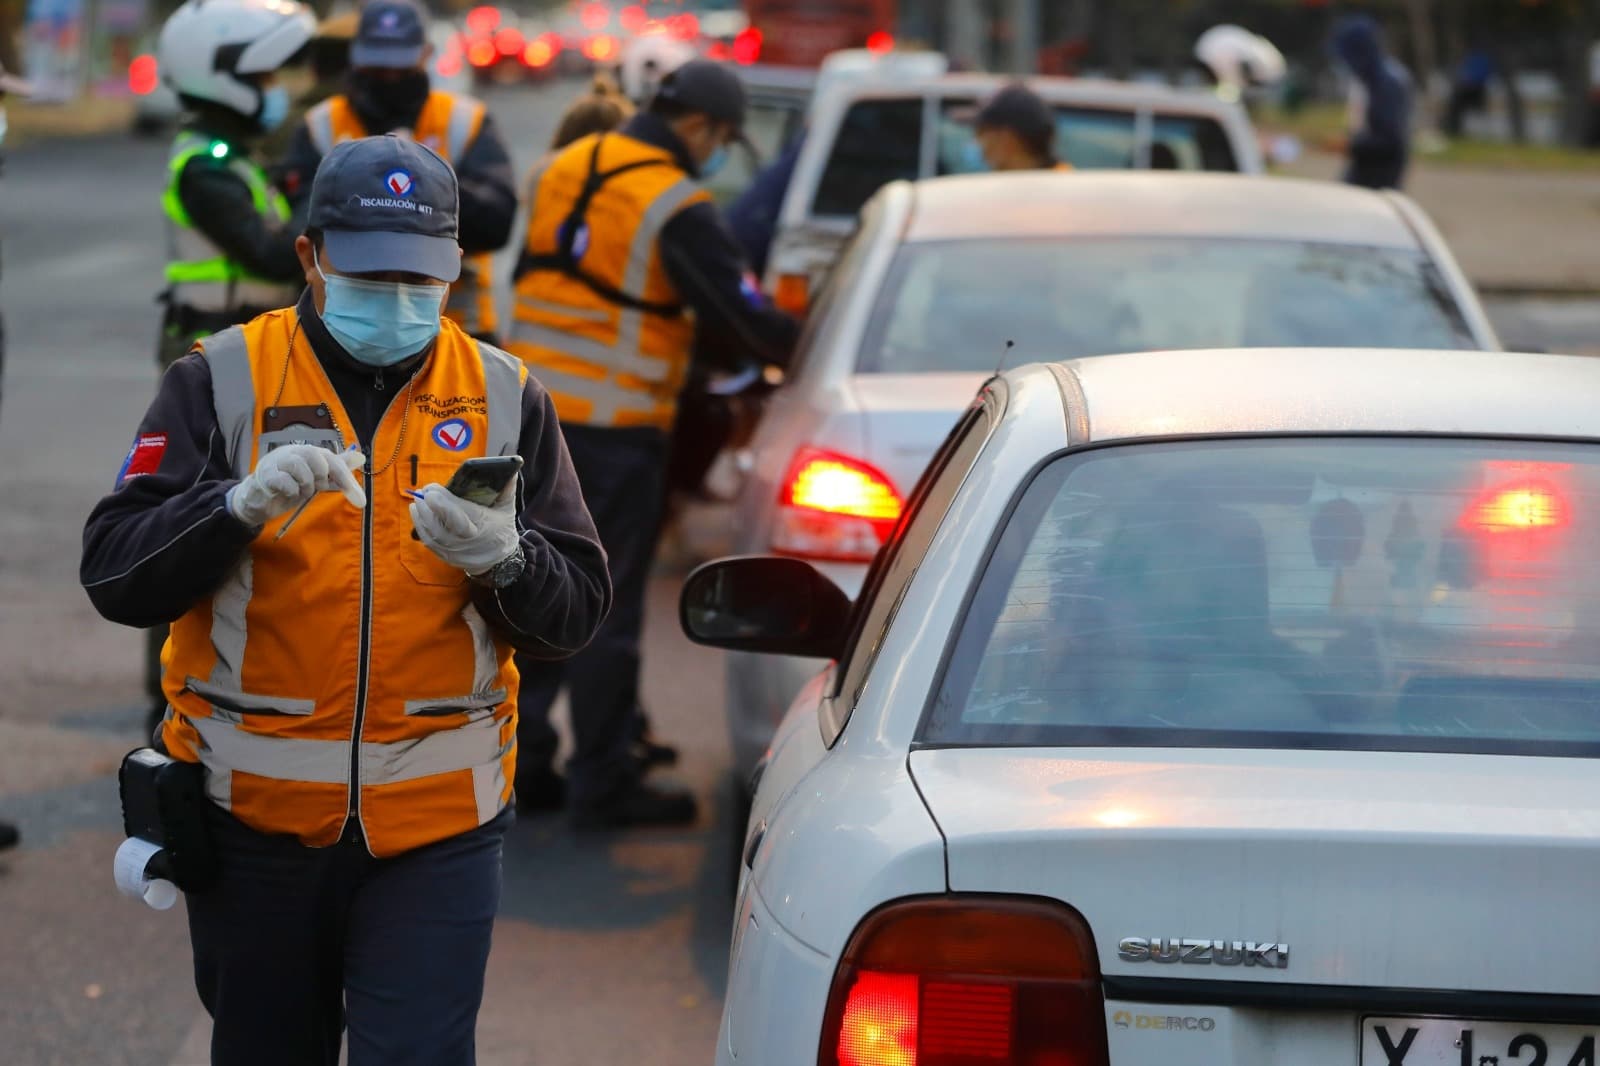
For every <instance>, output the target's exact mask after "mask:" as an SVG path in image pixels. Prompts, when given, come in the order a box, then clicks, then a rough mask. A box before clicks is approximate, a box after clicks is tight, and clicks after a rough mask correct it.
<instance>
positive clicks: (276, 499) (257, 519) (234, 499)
mask: <svg viewBox="0 0 1600 1066" xmlns="http://www.w3.org/2000/svg"><path fill="white" fill-rule="evenodd" d="M364 462H366V457H365V456H364V455H362V454H361V452H360V451H358V450H356V449H354V448H352V449H350V450H349V451H345V452H340V453H338V454H334V453H333V452H330V451H329V450H328V449H326V448H321V447H318V446H317V445H315V444H285V445H284V446H283V447H281V448H274V449H272V451H270V452H268V453H267V454H266V455H263V456H262V457H261V460H260V462H258V463H256V468H255V470H254V471H252V472H251V473H250V475H249V476H248V477H246V478H245V479H244V480H243V481H241V482H239V483H238V484H237V485H235V486H234V487H233V488H231V489H229V490H228V510H229V511H230V512H231V513H232V514H233V517H235V518H237V519H238V520H239V521H241V522H243V523H244V524H245V525H247V526H261V525H265V524H266V523H267V522H269V521H271V520H272V519H274V518H276V517H278V516H279V515H281V514H287V513H288V512H290V511H292V510H294V509H295V508H296V507H299V506H300V505H301V504H303V503H305V502H307V501H308V500H310V499H311V497H313V496H315V495H316V494H317V493H319V492H330V491H338V492H342V493H344V498H345V499H347V500H349V501H350V506H352V507H362V508H364V507H366V506H367V494H366V493H365V492H363V491H362V489H361V483H360V482H358V481H357V480H356V476H355V474H354V473H353V471H356V470H360V469H361V464H362V463H364Z"/></svg>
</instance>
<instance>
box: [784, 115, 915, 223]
mask: <svg viewBox="0 0 1600 1066" xmlns="http://www.w3.org/2000/svg"><path fill="white" fill-rule="evenodd" d="M921 155H922V100H921V98H917V99H912V100H862V101H859V102H858V103H856V104H853V105H852V106H851V107H850V110H849V111H846V112H845V115H844V119H843V120H842V121H841V122H840V123H839V132H838V135H837V136H836V137H835V138H834V142H833V150H832V152H831V153H830V154H829V156H828V165H827V167H826V168H824V170H823V172H822V180H821V181H820V182H818V183H817V195H816V199H815V200H814V201H813V202H812V205H811V213H812V214H813V215H832V216H836V217H837V216H844V217H850V216H852V215H854V214H855V213H856V212H858V211H860V210H861V205H862V204H864V203H866V202H867V201H868V200H869V199H871V197H872V194H873V193H875V192H877V191H878V190H879V189H881V188H883V186H885V185H887V184H889V183H890V182H891V181H899V180H902V179H903V180H906V181H915V180H916V179H917V178H918V177H919V176H920V175H919V170H920V163H921Z"/></svg>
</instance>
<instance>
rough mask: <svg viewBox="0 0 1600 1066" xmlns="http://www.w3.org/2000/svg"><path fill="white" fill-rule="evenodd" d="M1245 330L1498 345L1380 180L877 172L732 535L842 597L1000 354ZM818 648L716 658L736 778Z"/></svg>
mask: <svg viewBox="0 0 1600 1066" xmlns="http://www.w3.org/2000/svg"><path fill="white" fill-rule="evenodd" d="M1259 347H1277V348H1289V347H1295V348H1305V347H1321V348H1335V349H1336V348H1390V349H1396V348H1405V349H1419V348H1432V349H1463V348H1475V349H1488V350H1496V349H1498V348H1499V347H1500V343H1499V341H1498V339H1497V338H1496V337H1495V334H1494V331H1493V329H1492V327H1491V326H1490V325H1489V321H1488V319H1487V317H1486V316H1485V314H1484V311H1483V308H1482V307H1481V306H1480V305H1479V303H1478V300H1477V298H1476V296H1475V295H1474V293H1473V291H1472V287H1471V285H1470V284H1469V283H1468V282H1467V280H1466V278H1465V277H1464V276H1463V275H1462V272H1461V270H1460V268H1459V267H1458V266H1457V265H1456V262H1455V259H1454V258H1453V257H1452V255H1451V254H1450V251H1449V249H1448V248H1447V247H1446V246H1445V244H1444V241H1443V240H1442V238H1441V237H1440V236H1439V234H1438V232H1437V231H1436V230H1435V228H1434V226H1433V224H1432V223H1431V222H1430V221H1429V220H1428V218H1427V217H1426V216H1425V215H1424V214H1423V213H1422V211H1421V210H1420V209H1419V208H1418V207H1417V206H1416V205H1415V204H1414V203H1412V202H1411V201H1410V200H1408V199H1407V198H1405V197H1404V196H1402V195H1399V194H1397V193H1375V192H1370V191H1367V190H1362V189H1354V188H1349V187H1346V186H1340V185H1332V184H1327V183H1321V182H1305V181H1293V180H1278V179H1267V178H1259V177H1243V176H1238V175H1223V174H1131V173H1125V172H1119V173H1086V172H1079V173H1039V174H996V175H983V176H972V177H954V178H940V179H935V180H931V181H924V182H918V183H915V184H911V183H906V182H899V183H896V184H893V185H890V186H888V187H886V188H884V189H883V190H882V191H881V192H879V193H878V195H877V196H875V197H874V198H873V200H872V201H871V202H870V203H869V204H868V205H867V207H866V208H865V210H864V211H863V213H862V217H861V224H860V228H859V229H858V231H857V233H856V235H855V237H854V239H853V240H852V241H851V243H850V244H849V246H848V247H847V249H846V250H845V252H844V254H843V256H842V257H841V258H840V260H839V262H838V265H837V266H836V267H835V269H834V272H833V274H832V276H831V278H830V279H829V281H828V282H827V284H826V285H825V286H824V289H823V291H822V292H821V293H820V294H819V298H818V301H817V303H816V304H815V306H814V308H813V311H812V315H811V320H810V322H809V324H808V326H807V329H806V334H805V336H804V338H803V339H802V342H801V349H800V352H799V354H798V358H797V362H796V364H795V368H794V370H793V372H792V374H791V376H790V380H789V383H788V384H787V385H786V386H785V387H784V388H783V389H781V390H780V391H779V392H778V393H777V394H776V395H775V396H774V397H773V401H772V403H771V405H770V408H769V410H768V413H767V416H766V418H765V420H764V422H763V424H762V426H761V428H760V430H759V431H758V433H757V435H756V437H755V439H754V440H753V442H752V444H751V447H750V449H749V450H748V452H747V453H745V455H744V456H742V460H743V462H742V465H743V466H744V468H745V469H746V470H747V475H746V478H745V481H744V484H743V486H742V489H741V492H740V496H739V501H738V516H737V520H736V522H735V523H734V528H735V529H736V530H737V531H738V532H737V534H736V538H737V539H736V543H735V545H734V547H735V550H736V551H739V552H741V553H765V552H778V553H782V554H786V555H792V556H796V557H800V558H805V559H808V560H812V561H814V562H816V563H817V565H818V566H819V567H820V568H821V569H822V570H823V571H824V572H825V573H826V574H827V576H828V577H829V578H830V579H832V580H833V581H834V582H835V583H836V584H837V585H838V586H839V587H840V588H841V589H843V590H844V591H845V592H846V593H847V594H848V595H851V596H854V595H855V594H856V593H857V592H858V591H859V590H860V587H861V581H862V578H863V576H864V575H865V573H866V569H867V564H868V563H869V562H870V561H871V560H872V558H873V555H874V554H875V553H876V552H877V549H878V547H879V545H880V544H881V543H882V542H883V540H884V538H885V537H886V535H887V534H888V532H889V530H890V529H891V528H892V527H893V525H894V523H895V520H896V519H897V518H898V517H899V515H900V511H901V508H902V507H903V505H904V501H905V499H906V498H907V495H908V493H909V492H910V491H911V489H912V486H913V485H914V483H915V482H916V480H917V477H918V476H919V475H920V474H921V472H922V470H923V468H924V466H926V464H927V462H928V459H929V458H930V457H931V456H932V455H933V452H934V450H935V448H936V447H937V445H938V443H939V441H940V440H942V439H943V438H944V436H945V434H946V433H947V432H948V430H949V428H950V426H951V425H952V424H953V423H954V422H955V420H956V417H957V415H958V414H959V412H960V411H961V410H962V408H964V407H965V406H966V405H967V404H968V403H969V402H970V401H971V398H972V396H973V394H974V393H975V391H976V390H977V387H978V385H979V384H980V383H981V382H982V381H983V379H984V378H985V377H987V376H988V375H990V374H991V373H993V372H994V370H995V369H996V368H997V367H1001V366H1005V365H1010V366H1016V365H1019V364H1022V363H1028V362H1034V361H1040V360H1052V361H1053V360H1058V359H1071V358H1079V357H1084V356H1096V355H1104V354H1109V353H1113V352H1129V351H1145V350H1157V349H1193V348H1259ZM1329 358H1336V356H1329ZM812 669H813V668H812V667H811V666H810V665H809V664H807V663H806V662H805V661H803V660H797V659H789V658H783V657H774V656H743V655H735V656H733V657H732V658H731V660H730V663H729V668H728V701H727V702H728V708H729V715H730V733H731V737H732V741H733V750H734V753H735V773H736V774H737V775H739V776H740V777H741V779H742V777H743V775H745V774H746V773H748V771H749V769H750V768H751V767H753V766H754V765H755V763H756V762H757V760H758V759H759V758H760V756H761V754H762V753H763V752H764V751H765V750H766V747H767V744H768V742H769V741H770V739H771V736H772V730H773V727H774V725H775V724H776V722H777V720H778V718H779V716H780V715H781V714H782V712H783V709H784V708H785V707H787V706H788V704H789V701H790V700H791V699H792V698H793V696H794V694H795V692H796V691H797V690H798V689H799V687H800V686H801V685H802V684H803V683H804V681H805V679H806V677H807V676H809V674H810V672H811V671H812Z"/></svg>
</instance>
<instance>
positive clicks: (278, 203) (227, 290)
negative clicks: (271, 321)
mask: <svg viewBox="0 0 1600 1066" xmlns="http://www.w3.org/2000/svg"><path fill="white" fill-rule="evenodd" d="M219 147H220V148H221V149H222V152H223V155H221V156H218V155H217V149H218V148H219ZM200 155H211V156H213V157H215V158H224V157H226V158H227V160H228V170H229V171H230V172H231V173H232V174H233V175H234V176H235V177H237V178H238V179H239V180H240V181H242V182H244V184H245V185H246V186H247V187H248V188H249V189H250V199H251V202H252V203H253V205H254V207H255V209H256V212H257V213H258V214H261V215H265V216H267V217H268V218H271V219H272V220H274V221H277V222H287V221H288V219H289V203H288V201H287V200H285V199H284V198H283V196H282V195H281V194H279V193H278V191H277V190H276V189H274V188H273V187H272V183H271V182H270V181H269V180H268V179H267V175H266V172H265V171H263V170H262V169H261V168H260V167H259V166H257V165H256V164H255V163H253V162H251V161H250V160H249V159H247V158H245V157H244V156H242V155H239V154H236V153H234V152H233V151H232V149H231V148H230V147H229V146H228V145H227V143H226V142H223V141H215V140H212V139H210V138H207V137H202V136H200V135H198V134H195V133H184V134H181V135H179V137H178V139H177V140H176V141H174V142H173V145H172V152H171V154H170V155H169V156H168V159H167V187H166V190H165V191H164V192H163V193H162V195H161V207H162V211H163V212H164V213H165V215H166V218H167V245H168V257H167V265H166V271H165V274H166V281H167V286H168V292H169V294H170V298H171V299H172V302H173V303H175V304H176V305H178V306H180V307H187V308H190V309H193V310H195V311H205V312H224V313H226V312H232V311H240V310H246V309H249V310H255V311H260V310H264V309H267V308H274V307H281V306H283V305H284V304H286V303H289V302H290V301H292V300H293V299H294V297H295V295H296V294H297V293H298V292H299V287H298V286H294V285H285V284H283V283H281V282H275V281H268V280H266V279H264V278H259V277H256V276H255V275H253V274H251V273H250V272H249V271H247V270H245V268H244V267H242V266H240V265H239V264H238V263H236V262H234V261H233V260H232V259H229V258H228V255H227V253H226V252H224V251H223V250H222V249H221V248H219V247H218V246H217V245H216V244H214V243H212V241H211V239H210V238H209V237H207V236H206V235H205V234H204V233H202V232H201V231H200V230H199V229H197V228H195V225H194V222H193V220H192V219H191V218H190V217H189V213H188V211H187V210H186V209H185V208H184V206H183V198H182V197H181V196H180V195H179V194H178V185H179V181H180V179H181V178H182V176H183V171H184V168H185V167H186V166H188V164H189V161H190V160H191V159H193V158H195V157H196V156H200Z"/></svg>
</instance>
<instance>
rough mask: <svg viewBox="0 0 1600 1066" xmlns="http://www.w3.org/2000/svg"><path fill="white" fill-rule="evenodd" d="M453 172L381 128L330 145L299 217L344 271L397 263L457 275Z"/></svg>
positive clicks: (415, 270) (444, 277)
mask: <svg viewBox="0 0 1600 1066" xmlns="http://www.w3.org/2000/svg"><path fill="white" fill-rule="evenodd" d="M459 210H460V191H459V189H458V188H457V186H456V172H455V171H453V170H451V169H450V164H449V163H446V162H445V161H444V160H443V159H441V158H440V157H439V156H438V154H437V153H435V152H433V151H432V150H430V149H428V148H426V147H424V146H423V145H420V144H418V143H417V142H415V141H413V140H409V139H407V138H405V137H397V136H395V135H394V134H392V133H386V134H384V135H383V136H382V137H363V138H361V139H360V140H358V141H345V142H343V143H342V144H337V145H334V148H333V151H331V152H329V153H328V154H327V155H326V156H324V157H323V159H322V165H321V166H319V167H317V176H316V178H315V179H313V180H312V182H311V210H310V214H309V216H308V217H307V219H306V225H308V226H310V227H313V228H315V229H319V230H321V231H322V235H323V249H324V250H325V251H326V252H327V255H328V262H329V263H331V264H333V266H334V267H335V268H336V269H338V270H339V271H340V272H341V273H345V274H374V273H380V272H382V271H387V270H403V271H405V272H407V273H410V274H422V275H425V276H427V277H430V278H436V279H438V280H439V281H454V280H456V278H458V277H460V276H461V246H460V245H459V244H458V243H456V241H457V237H458V235H459V229H458V225H459V224H458V221H457V219H458V213H459Z"/></svg>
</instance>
